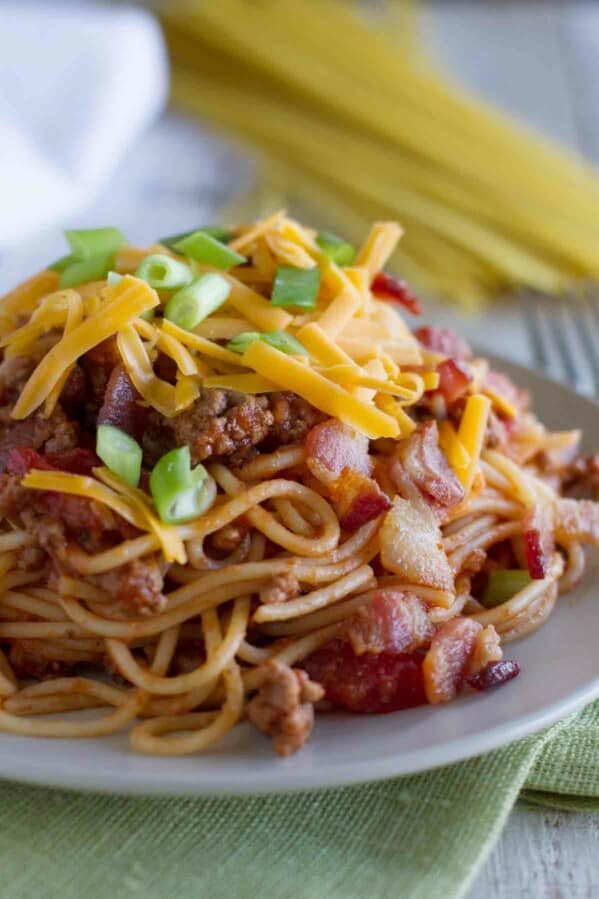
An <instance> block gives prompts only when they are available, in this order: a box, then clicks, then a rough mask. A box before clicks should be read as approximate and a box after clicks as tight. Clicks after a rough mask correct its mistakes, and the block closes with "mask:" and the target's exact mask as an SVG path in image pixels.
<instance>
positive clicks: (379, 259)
mask: <svg viewBox="0 0 599 899" xmlns="http://www.w3.org/2000/svg"><path fill="white" fill-rule="evenodd" d="M402 234H403V231H402V229H401V228H400V226H399V225H398V224H397V222H376V224H374V225H373V226H372V228H371V230H370V234H369V235H368V237H367V238H366V241H365V242H364V245H363V246H362V248H361V250H360V252H359V253H358V256H357V259H356V265H361V266H364V268H366V269H367V270H368V273H369V275H370V279H371V280H372V278H374V276H375V275H376V273H377V272H380V271H381V270H382V269H384V268H385V265H386V263H387V262H388V261H389V259H390V257H391V255H392V253H393V251H394V249H395V247H396V246H397V243H398V241H399V238H400V237H401V235H402Z"/></svg>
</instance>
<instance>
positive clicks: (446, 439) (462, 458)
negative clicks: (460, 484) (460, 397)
mask: <svg viewBox="0 0 599 899" xmlns="http://www.w3.org/2000/svg"><path fill="white" fill-rule="evenodd" d="M439 446H440V447H441V449H442V450H443V452H444V453H445V455H446V456H447V461H448V462H449V464H450V465H451V467H452V468H453V470H454V471H455V473H456V474H457V476H458V477H459V478H460V480H461V476H462V475H463V474H464V473H465V472H466V471H467V470H468V468H469V466H470V463H471V461H472V460H471V458H470V455H469V453H468V452H467V451H466V448H465V447H464V444H463V443H462V442H461V440H460V438H459V437H458V435H457V434H456V431H455V428H454V427H453V425H452V424H451V422H450V421H447V420H446V421H442V422H441V424H440V425H439Z"/></svg>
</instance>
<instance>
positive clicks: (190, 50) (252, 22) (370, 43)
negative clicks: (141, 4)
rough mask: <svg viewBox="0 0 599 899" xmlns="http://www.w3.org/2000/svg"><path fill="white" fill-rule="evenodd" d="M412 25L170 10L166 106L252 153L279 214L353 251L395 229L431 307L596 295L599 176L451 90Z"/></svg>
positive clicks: (304, 13) (328, 14)
mask: <svg viewBox="0 0 599 899" xmlns="http://www.w3.org/2000/svg"><path fill="white" fill-rule="evenodd" d="M389 5H390V6H391V7H392V10H395V11H397V7H398V4H397V3H395V2H393V3H390V4H389ZM399 5H400V7H401V4H399ZM410 21H411V20H410V17H409V15H408V11H404V14H403V16H402V17H401V19H400V20H399V27H400V28H401V29H403V31H402V32H401V33H400V36H399V38H400V39H399V40H398V39H397V32H396V30H395V29H396V27H397V22H396V20H393V19H390V18H387V19H383V20H382V23H381V22H379V21H378V20H377V18H376V16H375V15H374V14H373V15H371V16H370V18H368V17H366V16H361V15H360V14H359V13H358V10H357V8H356V7H354V8H352V4H348V3H345V2H339V0H323V2H321V0H305V2H302V3H297V2H294V0H266V2H261V3H259V4H251V3H247V2H244V0H223V2H219V3H204V2H199V0H177V2H170V0H169V3H168V4H166V3H165V4H164V5H163V8H162V22H163V27H164V30H165V34H166V37H167V41H168V46H169V51H170V55H171V60H172V97H173V100H174V102H175V103H176V104H177V105H178V106H179V107H180V108H182V109H183V110H186V111H189V112H192V113H197V114H199V115H201V116H203V117H206V118H207V119H209V120H211V121H212V122H214V123H216V124H217V125H218V126H220V127H222V128H224V129H225V130H226V131H227V132H228V133H230V134H233V135H235V136H236V137H238V138H240V139H241V140H242V141H244V142H245V143H246V144H247V145H248V146H249V147H251V148H253V149H254V150H258V151H259V154H260V155H261V156H262V157H263V158H264V159H265V166H264V168H265V176H264V183H265V185H267V186H269V189H270V191H271V192H274V193H275V194H276V193H277V192H278V193H279V195H281V194H282V195H283V197H284V198H285V197H286V199H284V202H286V203H287V205H289V203H290V198H292V199H293V200H294V201H297V203H298V209H300V210H305V209H306V207H308V208H309V209H310V210H311V212H312V214H316V216H317V217H319V218H320V220H321V221H323V222H324V223H328V225H329V227H332V228H333V229H343V231H344V232H345V233H346V234H349V235H350V236H352V235H353V237H354V238H356V239H357V235H358V234H359V233H360V232H363V230H364V227H365V222H368V221H372V220H373V219H375V218H397V219H399V220H401V221H402V222H404V224H405V225H406V229H407V235H406V239H405V241H404V242H403V244H402V248H401V251H400V253H399V254H398V257H397V266H398V268H399V270H400V271H401V273H402V274H403V275H404V276H405V277H407V278H408V279H410V280H412V281H413V282H414V283H416V284H417V285H418V286H420V287H421V289H426V290H428V291H429V292H430V294H431V295H432V296H436V297H438V296H446V297H450V298H452V299H454V300H457V301H459V302H461V303H467V304H468V303H469V304H472V305H473V306H474V305H477V304H478V303H479V302H480V301H482V300H484V299H486V298H488V297H490V296H492V295H496V294H498V293H500V292H502V291H505V290H506V289H507V288H510V287H513V286H514V285H526V286H528V287H530V288H533V289H535V290H540V291H548V292H557V291H560V290H561V289H562V288H564V286H565V285H568V284H570V285H571V284H573V283H574V282H577V281H580V280H581V279H588V278H591V279H596V278H597V276H598V274H599V263H598V262H597V253H596V244H597V222H598V221H599V182H598V180H597V176H596V172H595V171H594V170H593V169H592V167H591V166H590V165H586V164H585V163H583V162H582V161H581V160H579V159H577V158H575V157H574V156H569V155H568V153H567V152H566V151H562V150H559V149H557V148H555V147H553V146H552V145H551V144H550V143H549V142H548V141H546V140H544V139H543V138H541V137H540V136H538V135H535V134H533V133H529V132H527V131H526V130H525V129H524V128H521V127H519V126H517V125H516V124H514V123H513V122H511V121H509V120H508V119H507V118H505V117H503V116H502V115H501V114H500V113H498V112H496V111H494V110H493V109H490V108H489V107H488V106H487V105H486V104H485V103H484V102H482V101H480V100H478V99H476V98H473V97H471V96H469V95H467V94H466V93H465V92H464V91H463V90H462V89H461V88H459V87H457V86H456V85H455V84H453V83H452V82H451V80H450V79H449V78H448V77H447V76H446V75H444V74H442V73H441V72H439V71H438V70H437V69H436V68H434V67H433V66H432V65H431V64H430V63H428V62H427V61H426V60H425V59H424V58H423V56H422V55H421V54H420V53H418V52H417V47H416V46H414V41H415V37H414V32H413V30H412V29H410V28H409V27H408V26H409V23H410ZM406 48H407V49H406Z"/></svg>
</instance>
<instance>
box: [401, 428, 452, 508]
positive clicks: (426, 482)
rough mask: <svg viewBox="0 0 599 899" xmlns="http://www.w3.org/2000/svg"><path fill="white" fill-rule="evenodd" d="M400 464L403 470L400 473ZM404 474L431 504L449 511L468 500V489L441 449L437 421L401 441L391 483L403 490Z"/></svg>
mask: <svg viewBox="0 0 599 899" xmlns="http://www.w3.org/2000/svg"><path fill="white" fill-rule="evenodd" d="M398 461H399V464H400V465H401V466H402V468H403V471H398V469H397V465H398ZM404 472H405V474H407V476H408V478H409V479H410V481H411V482H412V484H414V485H415V486H416V487H417V488H418V490H419V492H420V493H421V494H422V496H423V497H424V499H425V500H426V501H427V502H428V503H429V504H430V503H431V501H432V502H433V503H438V504H439V505H441V506H443V508H444V509H449V508H451V507H452V506H455V505H457V504H458V503H459V502H461V501H462V500H463V498H464V488H463V486H462V484H461V483H460V481H459V479H458V477H457V475H456V473H455V472H454V470H453V469H452V468H451V467H450V465H449V462H448V461H447V459H446V458H445V454H444V453H443V451H442V449H441V448H440V446H439V430H438V428H437V422H436V421H427V422H425V423H424V424H422V425H420V426H419V427H418V429H417V430H416V431H414V432H413V433H412V434H410V436H409V437H407V438H406V439H405V440H402V441H401V443H400V445H399V448H398V455H397V457H396V458H395V459H394V460H393V461H392V463H391V466H390V469H389V474H390V476H391V480H392V481H393V483H394V484H395V485H396V487H397V489H398V490H400V491H401V488H402V486H403V484H404Z"/></svg>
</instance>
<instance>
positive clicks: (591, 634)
mask: <svg viewBox="0 0 599 899" xmlns="http://www.w3.org/2000/svg"><path fill="white" fill-rule="evenodd" d="M496 365H497V368H498V369H500V370H501V369H503V370H504V371H506V372H508V373H511V374H512V375H513V377H514V380H515V381H516V382H517V383H518V384H521V385H523V386H528V387H530V388H531V389H532V390H533V392H534V397H535V408H536V409H537V411H538V413H539V415H540V416H541V418H542V419H543V420H544V421H545V422H546V423H547V424H548V425H549V426H551V427H554V428H556V429H564V428H570V427H582V428H584V430H585V446H586V449H587V450H589V451H591V450H593V449H596V448H598V447H599V415H598V411H599V406H597V405H596V404H594V403H592V402H590V401H589V400H585V399H582V398H581V397H579V396H576V395H575V394H574V393H572V392H571V391H569V390H567V389H565V388H563V387H561V386H559V385H558V384H554V383H552V382H550V381H548V380H546V379H544V378H541V377H539V376H538V375H535V374H533V373H532V372H529V371H528V370H526V369H523V368H519V367H517V366H513V365H508V364H507V363H504V362H500V361H497V364H496ZM593 555H594V558H592V559H591V558H590V557H589V565H588V568H587V573H586V577H585V580H584V584H583V586H582V587H580V588H579V589H578V590H577V591H576V592H575V593H573V594H569V595H568V596H567V597H565V598H563V599H562V600H561V601H559V602H558V605H557V607H556V609H555V611H554V613H553V615H552V616H551V619H550V620H549V622H548V623H547V624H546V625H545V626H544V627H543V628H542V629H541V630H540V631H537V633H535V634H533V635H532V636H530V637H527V638H525V639H524V640H521V641H520V642H518V643H513V644H510V645H509V646H508V648H507V651H506V655H507V656H508V657H512V658H515V659H517V660H518V662H519V663H520V666H521V668H522V673H521V675H520V677H519V678H517V679H516V680H514V681H512V682H510V683H508V684H507V685H506V686H504V687H501V688H500V689H498V690H497V691H494V692H492V693H488V694H476V695H471V696H464V697H463V698H462V699H459V700H458V701H457V702H454V703H452V704H449V705H447V706H444V707H441V708H431V707H430V706H429V707H422V708H417V709H410V710H409V711H403V712H397V713H395V714H392V715H379V716H349V715H325V716H321V717H320V718H319V719H318V720H317V724H316V727H315V730H314V733H313V734H312V739H311V741H310V743H309V744H308V745H307V746H306V747H305V748H304V749H303V750H302V751H301V752H299V753H297V755H295V756H294V757H292V758H290V759H278V758H277V757H276V756H274V755H273V754H272V751H271V749H270V744H269V741H268V740H266V739H265V738H264V737H262V736H261V735H259V734H258V733H257V732H255V731H254V730H253V729H252V728H251V727H250V726H249V725H247V724H243V725H241V726H240V727H239V728H237V729H236V730H235V732H234V733H232V734H230V735H229V737H228V738H227V739H226V740H225V741H223V743H222V744H221V745H220V746H219V747H218V748H216V749H214V750H213V751H211V752H209V753H207V754H205V755H200V756H194V757H188V758H152V757H148V756H140V755H134V754H133V753H132V752H131V750H130V748H129V744H128V739H127V736H126V735H119V736H115V737H112V738H103V739H98V740H79V741H78V740H49V739H44V740H32V739H28V738H23V737H13V736H9V735H0V777H4V778H10V779H14V780H21V781H28V782H30V783H37V784H48V785H54V786H61V787H70V788H78V789H88V790H101V791H106V792H120V793H147V794H149V793H162V794H190V795H191V794H196V795H199V794H212V795H214V794H219V793H220V794H223V793H266V792H282V791H287V790H296V789H304V788H313V787H326V786H335V785H339V784H348V783H356V782H360V781H367V780H378V779H382V778H386V777H392V776H394V775H399V774H410V773H413V772H416V771H424V770H426V769H429V768H434V767H436V766H438V765H446V764H448V763H450V762H456V761H458V760H460V759H466V758H469V757H471V756H474V755H479V754H481V753H483V752H487V751H488V750H490V749H495V748H497V747H499V746H502V745H504V744H506V743H509V742H510V741H512V740H516V739H518V738H521V737H525V736H526V735H528V734H530V733H533V732H534V731H538V730H540V729H542V728H544V727H546V726H547V725H549V724H552V723H553V722H555V721H557V720H559V719H560V718H564V717H565V716H566V715H568V714H570V713H571V712H573V711H575V710H576V709H578V708H580V707H582V706H583V705H585V704H586V703H588V702H590V701H591V700H593V699H595V698H597V697H599V655H598V653H597V634H598V633H599V597H598V596H597V595H596V594H597V592H598V591H597V578H598V575H599V559H598V558H597V555H598V554H596V553H594V554H593Z"/></svg>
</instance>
